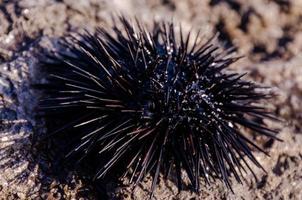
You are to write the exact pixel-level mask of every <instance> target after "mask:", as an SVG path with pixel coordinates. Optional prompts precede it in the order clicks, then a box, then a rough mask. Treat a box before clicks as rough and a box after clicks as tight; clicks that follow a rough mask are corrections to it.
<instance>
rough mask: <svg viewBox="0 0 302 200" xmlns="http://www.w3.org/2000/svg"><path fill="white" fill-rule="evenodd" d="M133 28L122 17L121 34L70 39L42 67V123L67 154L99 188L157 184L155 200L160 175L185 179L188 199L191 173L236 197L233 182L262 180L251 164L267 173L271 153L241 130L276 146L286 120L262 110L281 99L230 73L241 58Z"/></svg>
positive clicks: (165, 28) (161, 27)
mask: <svg viewBox="0 0 302 200" xmlns="http://www.w3.org/2000/svg"><path fill="white" fill-rule="evenodd" d="M131 23H132V22H130V21H128V20H127V19H125V18H124V17H120V18H119V24H121V26H118V25H116V24H115V25H114V26H113V27H112V30H106V29H104V28H98V29H97V31H96V32H95V33H89V32H85V33H84V34H77V35H69V36H67V37H65V38H62V39H61V40H60V48H58V49H57V50H56V51H53V52H50V53H46V54H44V55H43V56H42V57H41V59H40V60H41V66H42V70H44V71H45V72H47V73H46V74H47V83H45V84H41V85H40V87H41V88H42V89H43V94H44V95H43V98H42V99H41V101H40V105H39V113H40V114H42V115H43V116H44V117H45V119H47V122H48V124H52V125H51V126H52V127H51V128H49V131H48V132H49V133H48V134H47V135H46V137H47V138H48V139H51V140H55V141H57V143H59V144H60V145H58V146H59V148H60V150H59V151H58V152H59V153H60V154H61V155H62V156H63V157H66V159H67V160H68V162H72V164H71V165H74V166H77V164H79V166H81V165H83V164H84V165H88V166H89V167H90V168H89V169H90V170H92V171H93V174H94V178H96V179H101V180H105V179H114V180H116V179H118V178H121V177H128V179H129V182H130V183H133V184H134V185H137V184H138V183H140V182H142V180H144V178H146V176H147V174H150V175H151V177H152V178H153V179H152V185H151V188H150V195H151V196H152V194H153V192H154V190H155V187H156V185H157V183H158V180H159V176H160V174H162V175H163V176H164V177H169V174H170V173H173V174H175V176H176V180H177V185H178V188H179V189H180V190H182V187H183V184H184V182H183V179H182V171H184V172H186V174H187V176H188V178H189V180H190V184H191V188H192V189H193V190H194V191H199V189H200V177H202V178H203V179H204V181H205V182H206V183H210V182H212V180H215V179H219V180H222V181H223V182H224V183H225V185H226V186H227V187H228V188H231V183H230V179H229V178H230V176H231V175H233V176H234V177H235V179H236V180H237V181H238V182H241V179H242V177H243V176H242V174H243V173H246V172H247V171H246V170H250V171H251V172H252V173H253V171H252V169H251V167H250V166H249V164H248V163H247V159H249V160H251V161H252V162H253V163H254V164H255V165H256V166H257V167H260V168H262V166H261V164H260V163H259V162H258V161H257V160H256V158H255V157H254V156H253V154H252V152H251V151H252V149H257V150H260V151H262V152H264V151H263V150H262V149H261V148H260V147H258V146H257V145H256V144H255V143H254V142H253V141H252V140H251V139H249V138H248V137H246V136H245V135H244V134H242V133H241V131H240V129H239V128H240V127H245V128H248V129H251V130H252V131H254V132H255V133H257V134H259V135H263V136H267V137H268V138H274V139H275V138H276V137H275V135H276V133H277V131H276V130H272V129H269V128H268V127H267V126H266V125H265V123H264V122H263V119H271V120H274V119H276V118H275V117H274V115H273V113H272V112H271V111H269V110H267V109H266V108H265V107H263V106H261V104H259V102H261V101H263V100H265V101H267V99H270V98H272V97H273V96H274V95H273V94H271V93H269V92H267V91H265V90H263V89H264V88H263V87H261V86H259V85H257V84H255V83H252V82H249V81H246V80H243V79H242V77H243V76H244V74H238V73H235V72H231V71H229V70H227V68H228V67H229V66H230V64H232V63H233V62H235V61H236V60H237V59H238V58H236V57H231V56H230V55H229V54H228V52H226V51H221V49H219V48H218V47H217V46H216V45H214V44H213V43H212V41H211V40H209V41H208V42H205V43H204V42H201V40H200V37H199V35H197V36H196V37H194V38H193V40H192V39H190V34H188V35H187V36H183V33H182V31H181V30H180V31H179V33H177V32H176V31H175V27H174V25H173V24H172V23H170V24H168V23H157V22H155V23H154V25H153V27H152V28H151V29H150V30H149V29H146V28H145V27H144V26H143V25H141V23H139V22H136V23H135V25H132V24H131ZM54 124H55V125H54ZM264 153H265V152H264ZM71 160H72V161H71ZM151 196H150V197H151Z"/></svg>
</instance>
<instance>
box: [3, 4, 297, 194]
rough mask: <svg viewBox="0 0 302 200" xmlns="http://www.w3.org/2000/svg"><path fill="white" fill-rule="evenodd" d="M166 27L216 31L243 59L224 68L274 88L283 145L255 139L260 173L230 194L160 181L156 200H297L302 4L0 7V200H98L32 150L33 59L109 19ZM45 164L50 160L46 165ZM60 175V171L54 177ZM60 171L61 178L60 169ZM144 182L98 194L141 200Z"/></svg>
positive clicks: (38, 126)
mask: <svg viewBox="0 0 302 200" xmlns="http://www.w3.org/2000/svg"><path fill="white" fill-rule="evenodd" d="M119 13H124V14H126V15H128V16H134V15H135V16H137V17H138V18H140V19H141V20H142V21H144V22H145V23H148V22H150V20H151V19H153V18H155V19H165V20H170V19H171V20H173V21H174V22H176V23H180V24H182V27H183V29H184V30H185V31H189V30H190V29H191V28H192V31H193V32H197V31H198V29H201V30H202V32H203V33H204V35H205V36H207V35H209V34H212V33H214V32H216V31H218V32H220V35H219V39H220V40H221V42H222V44H223V45H224V46H225V47H229V46H232V45H234V46H235V48H236V49H237V51H238V53H239V54H240V55H245V56H246V57H245V58H243V59H241V60H240V61H238V62H237V63H236V64H234V65H233V66H232V67H233V68H234V69H236V70H238V71H248V72H250V73H249V78H250V79H252V80H255V81H258V82H261V83H263V84H266V85H271V86H273V87H275V88H276V91H277V92H278V94H279V96H278V97H277V98H276V100H275V101H273V102H272V103H273V105H272V106H273V107H275V108H276V111H277V114H278V115H279V116H281V117H283V118H284V120H285V121H286V122H285V123H282V124H273V123H271V124H269V125H270V126H272V127H279V128H280V127H281V131H280V134H279V135H278V136H279V137H280V138H281V139H283V140H284V142H283V143H281V142H276V141H270V140H269V141H263V138H259V137H255V136H253V135H252V137H255V138H254V139H255V140H256V141H258V143H259V144H260V145H262V146H263V148H264V149H265V150H266V151H267V152H269V154H270V157H266V156H265V155H263V154H261V153H259V152H255V155H256V157H257V158H258V160H259V161H260V163H262V164H263V166H264V168H265V169H266V171H267V173H264V172H263V171H261V170H260V169H257V168H255V173H256V175H257V177H258V180H257V181H255V179H253V176H252V175H251V174H247V175H246V177H245V178H246V181H245V182H244V184H243V185H241V184H238V183H236V182H235V181H233V189H234V192H235V193H232V192H230V191H228V190H226V189H225V187H224V186H223V184H222V183H220V182H216V183H214V184H212V185H211V186H204V188H203V189H202V191H201V192H200V194H199V195H197V194H194V193H192V192H190V191H189V190H185V191H182V192H181V193H179V194H178V193H177V187H176V186H175V185H174V183H173V182H172V181H169V180H168V181H165V180H163V179H161V180H160V184H159V187H158V188H157V190H156V192H155V199H199V198H202V199H302V125H301V124H302V123H301V121H302V76H301V74H302V53H301V50H302V20H301V19H302V1H301V0H265V1H264V0H204V1H200V0H77V1H74V0H9V1H5V0H0V94H1V96H0V111H1V113H0V199H97V198H101V197H102V196H100V193H101V192H100V191H103V189H104V188H98V186H97V185H96V184H93V183H90V182H88V181H86V180H85V177H77V175H76V174H74V173H73V172H67V173H66V174H65V176H64V178H63V179H62V178H60V177H59V176H58V175H57V174H56V173H55V172H54V171H53V170H52V169H53V168H51V165H52V163H50V162H49V160H50V159H49V156H50V155H48V153H43V152H40V151H39V148H37V147H36V146H35V141H34V140H33V134H34V133H35V134H43V133H44V132H45V128H44V126H43V119H39V118H38V119H37V117H35V105H36V102H37V99H38V96H39V94H38V93H37V92H36V91H35V90H34V89H33V87H32V83H35V82H37V81H43V79H42V78H41V76H40V74H39V66H38V64H37V58H36V55H37V52H38V51H39V50H40V49H41V47H42V48H44V49H49V48H51V47H52V46H53V45H54V43H55V41H56V39H57V38H59V37H60V36H63V35H64V34H66V33H68V32H72V31H77V30H82V29H83V28H86V29H89V30H94V28H95V27H96V26H110V22H111V20H110V19H111V16H112V14H119ZM50 157H51V156H50ZM57 170H58V171H60V170H61V169H57ZM62 170H63V169H62ZM150 183H151V180H146V181H145V182H144V183H142V184H141V185H139V187H137V188H136V189H135V190H134V192H132V190H131V188H132V187H131V186H128V185H122V184H121V185H119V187H116V184H115V183H112V184H108V185H106V186H105V187H106V193H107V194H108V196H109V199H112V198H117V199H143V198H144V197H146V196H147V191H148V188H149V187H150Z"/></svg>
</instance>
